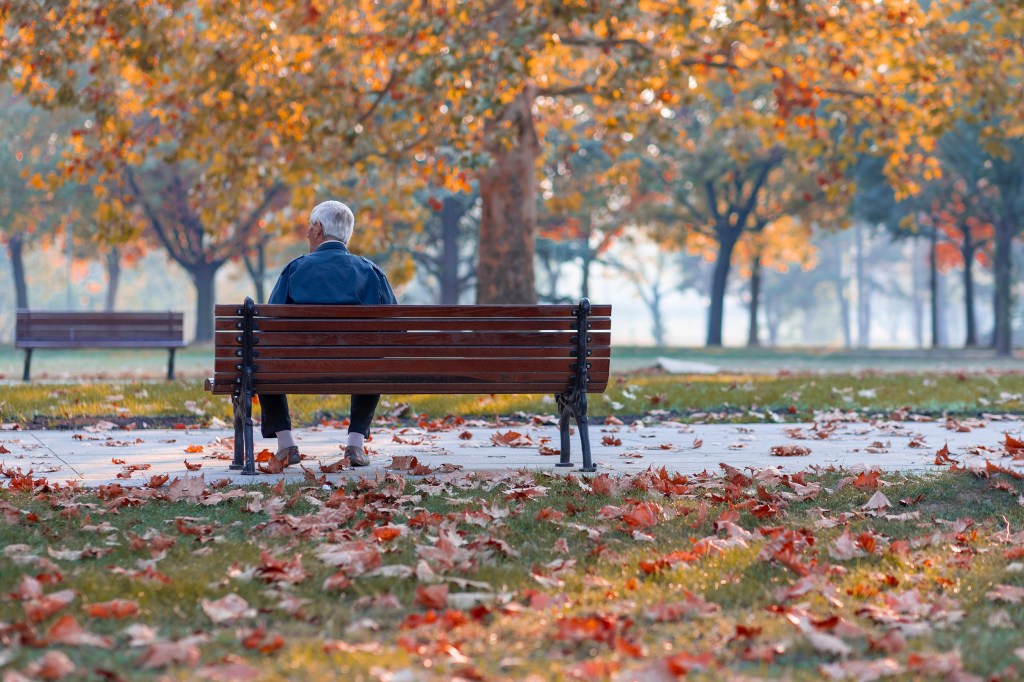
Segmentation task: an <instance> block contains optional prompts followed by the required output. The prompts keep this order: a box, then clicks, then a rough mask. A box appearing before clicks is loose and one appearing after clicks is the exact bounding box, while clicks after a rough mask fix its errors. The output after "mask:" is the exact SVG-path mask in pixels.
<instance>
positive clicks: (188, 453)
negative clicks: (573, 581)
mask: <svg viewBox="0 0 1024 682" xmlns="http://www.w3.org/2000/svg"><path fill="white" fill-rule="evenodd" d="M957 426H959V430H957ZM1022 430H1024V421H1021V420H1020V419H1016V418H1014V419H1004V420H999V421H981V420H977V421H975V420H971V421H969V422H965V423H963V424H959V425H957V424H946V423H942V422H888V421H875V422H864V421H838V420H832V421H819V422H818V423H816V424H744V425H737V424H708V425H684V424H679V423H673V422H660V423H654V424H646V425H645V424H640V423H637V424H633V425H628V424H623V425H615V424H605V423H602V422H598V423H592V424H591V428H590V438H591V442H592V444H593V457H594V461H595V462H596V464H597V467H598V472H599V473H600V472H605V473H609V474H627V473H636V472H638V471H642V470H644V469H646V468H648V467H654V468H657V469H660V468H661V467H665V468H666V469H668V471H669V472H680V473H684V474H691V473H696V472H700V471H703V470H707V471H709V472H712V473H716V472H720V471H721V469H720V467H719V464H720V463H722V462H724V463H727V464H729V465H731V466H734V467H737V468H744V467H752V468H758V469H760V468H764V467H770V466H776V467H782V469H783V470H784V471H799V470H803V469H808V468H811V467H830V466H832V467H842V468H846V469H857V468H860V467H869V468H879V469H882V470H885V471H895V470H900V471H940V470H941V469H942V468H944V467H943V466H938V465H936V464H935V461H936V453H937V452H938V451H939V450H940V449H941V448H942V447H943V446H944V445H947V444H948V447H949V453H950V456H951V457H953V458H954V459H955V460H957V462H958V465H959V466H969V467H976V466H980V467H984V466H985V462H986V460H990V461H992V462H993V463H995V464H998V465H999V466H1003V467H1007V468H1010V469H1013V470H1019V471H1021V472H1022V473H1024V459H1016V458H1015V457H1014V456H1013V455H1012V454H1011V453H1008V452H1007V451H1006V449H1005V448H1004V446H1003V444H1004V441H1005V434H1010V435H1011V436H1013V437H1020V434H1021V432H1022ZM510 431H511V432H515V433H518V434H520V436H519V439H518V443H516V445H518V447H512V446H509V445H495V444H494V442H492V438H495V439H500V438H502V437H504V438H505V439H506V440H510V439H513V438H514V436H510V435H509V432H510ZM296 435H297V437H298V441H299V446H300V448H301V450H302V453H303V457H304V459H305V460H306V461H304V465H305V466H306V468H308V469H310V470H311V471H313V472H315V473H316V474H317V475H318V476H319V475H320V467H319V463H320V462H323V463H329V462H332V461H335V460H336V459H338V458H339V457H340V456H341V449H340V448H339V443H344V440H345V431H344V430H342V429H336V428H332V427H324V428H306V429H299V430H297V431H296ZM232 438H233V432H232V430H230V429H227V428H223V426H222V425H216V426H215V427H213V428H190V429H182V430H172V429H160V430H156V429H154V430H132V431H125V430H121V429H116V428H114V427H113V425H112V424H104V423H102V422H100V423H98V424H97V425H95V426H91V427H87V428H85V429H82V430H78V431H18V430H15V431H3V432H0V463H2V469H3V471H4V472H9V471H16V470H18V469H20V470H21V471H22V472H23V473H27V472H28V471H29V470H31V471H32V472H33V474H32V475H33V477H36V478H41V477H45V478H47V479H49V480H50V481H54V482H58V483H63V482H65V481H77V482H79V483H80V484H82V485H86V486H97V485H100V484H107V483H112V482H119V483H121V484H122V485H141V484H143V483H144V482H146V481H148V480H149V478H150V476H153V475H157V474H167V475H169V476H170V477H171V479H173V478H174V477H176V476H177V477H184V476H198V475H200V474H202V475H204V476H205V478H206V480H207V481H213V480H217V479H222V478H227V479H229V480H230V481H232V482H236V483H261V482H265V483H276V482H277V481H278V480H279V479H280V478H281V476H282V474H278V475H267V474H261V475H258V476H242V475H241V474H239V473H237V472H235V471H232V470H230V469H228V467H227V465H228V464H229V463H230V460H231V456H232V452H233V446H232ZM541 446H546V447H547V448H553V449H556V450H557V447H558V430H557V427H556V426H554V425H547V424H545V425H534V424H531V423H520V424H514V423H508V424H504V423H503V424H501V425H495V424H493V423H486V422H482V421H469V422H466V423H465V424H462V425H460V426H458V427H455V428H452V429H450V430H445V431H434V432H431V431H428V430H426V429H422V428H401V427H381V428H376V429H375V431H374V437H373V441H372V442H371V443H370V444H369V450H370V452H371V455H372V464H371V466H369V467H367V468H364V469H356V470H346V471H343V472H340V473H337V474H329V475H328V478H329V479H330V480H337V479H338V478H339V477H342V476H349V477H352V476H374V475H377V474H383V473H384V472H385V471H386V470H390V469H392V468H394V469H397V470H401V471H403V472H404V473H405V474H406V475H409V473H410V472H409V465H410V462H402V461H401V460H399V461H397V462H396V461H395V460H394V458H395V457H400V458H401V457H405V458H411V457H415V458H416V461H417V463H419V464H421V465H426V466H428V467H430V468H431V469H433V470H438V473H445V472H446V470H457V471H459V472H460V473H465V472H472V471H493V470H510V469H520V468H524V469H529V470H536V471H547V472H551V473H559V474H563V473H572V472H577V473H578V472H579V464H580V455H579V438H578V437H577V436H574V437H573V443H572V447H573V462H574V463H575V464H576V467H574V468H572V469H560V468H556V467H555V466H554V464H555V462H556V461H557V456H544V455H542V454H540V450H541ZM776 446H789V447H803V448H808V449H809V450H810V452H809V454H803V455H797V456H777V455H775V454H773V449H775V451H776V452H778V449H777V447H776ZM263 447H266V448H269V449H271V450H274V449H276V442H275V441H273V440H257V451H258V450H260V449H261V448H263ZM1020 456H1024V454H1022V455H1020ZM186 461H188V463H189V464H190V465H193V466H195V465H197V464H198V465H201V467H200V468H197V469H194V470H191V471H190V470H188V469H186V466H185V462H186ZM442 465H451V466H448V467H442ZM945 466H949V464H948V463H947V464H945ZM132 469H134V471H132ZM119 475H120V478H119ZM283 476H284V477H285V478H287V479H289V480H301V479H302V478H303V472H302V470H301V469H300V468H299V467H297V466H296V467H290V468H289V469H287V470H286V473H285V474H283ZM2 481H3V478H0V482H2Z"/></svg>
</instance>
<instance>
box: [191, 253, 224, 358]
mask: <svg viewBox="0 0 1024 682" xmlns="http://www.w3.org/2000/svg"><path fill="white" fill-rule="evenodd" d="M223 264H224V261H214V262H213V263H202V264H199V265H196V266H194V267H193V268H191V269H190V270H189V273H188V274H189V276H190V277H191V278H192V283H193V284H194V285H195V287H196V336H195V339H194V340H195V341H196V342H197V343H204V342H207V341H213V304H214V301H216V295H217V291H216V279H217V270H219V269H220V266H221V265H223Z"/></svg>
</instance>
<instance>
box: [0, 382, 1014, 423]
mask: <svg viewBox="0 0 1024 682" xmlns="http://www.w3.org/2000/svg"><path fill="white" fill-rule="evenodd" d="M291 407H292V414H293V418H294V419H295V421H296V423H297V424H303V425H311V424H316V423H320V422H321V421H323V420H325V419H326V420H330V419H336V418H342V417H344V416H347V413H348V397H347V396H334V397H331V396H294V397H293V398H292V400H291ZM833 410H839V411H842V412H854V413H856V414H860V415H863V416H872V415H884V416H889V415H891V414H894V413H895V414H896V416H897V417H899V416H900V415H902V416H903V417H906V416H908V415H910V414H911V413H916V414H926V415H928V416H932V417H941V416H944V415H948V416H953V417H958V418H959V417H977V416H981V415H983V414H985V413H1018V412H1021V411H1024V373H1022V372H997V371H993V370H988V371H984V372H972V373H963V372H953V373H941V372H934V373H916V372H901V373H884V374H883V373H879V372H875V371H870V372H868V371H865V372H857V373H849V372H846V373H830V374H822V373H790V372H784V373H779V374H713V375H689V376H686V375H666V374H664V373H662V374H657V373H654V372H653V371H651V370H647V371H646V372H644V373H634V374H618V375H613V377H612V380H611V382H610V383H609V386H608V390H607V391H606V392H605V393H604V394H603V395H601V396H592V397H591V399H590V413H591V414H592V415H595V416H597V417H604V416H607V415H611V414H614V415H616V416H618V417H620V418H624V419H629V418H632V417H638V416H642V415H644V414H647V413H650V412H652V411H656V412H658V413H663V414H664V416H670V417H672V418H675V419H679V420H681V421H687V422H709V421H733V422H760V421H807V420H810V419H812V418H813V415H814V414H815V413H818V412H822V411H833ZM517 412H525V413H529V414H538V413H539V414H544V413H553V412H554V401H553V398H552V397H551V396H523V395H514V396H386V397H385V403H384V408H383V409H382V410H381V411H380V412H379V413H378V414H379V415H385V416H386V415H388V414H393V415H399V416H403V417H405V418H409V417H411V416H413V415H418V414H422V413H427V414H429V415H431V416H434V417H443V416H445V415H448V414H459V415H462V416H493V415H495V414H500V415H509V414H514V413H517ZM230 415H231V405H230V400H229V398H228V397H226V396H213V395H211V394H209V393H206V392H205V391H204V390H203V386H202V382H201V381H198V380H178V381H175V382H166V381H153V382H137V381H123V380H122V381H94V382H85V383H30V384H22V383H17V384H10V385H7V386H4V390H3V394H2V397H0V422H6V423H19V424H21V425H22V426H24V427H29V428H58V427H64V426H68V425H76V424H79V423H80V422H81V421H82V420H90V419H99V418H103V419H110V420H114V421H116V422H117V423H122V424H126V423H134V424H135V425H136V427H138V428H143V427H144V426H145V425H156V424H161V425H167V424H170V423H177V422H184V423H210V422H211V420H213V419H219V420H221V421H222V422H230Z"/></svg>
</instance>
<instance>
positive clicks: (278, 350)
mask: <svg viewBox="0 0 1024 682" xmlns="http://www.w3.org/2000/svg"><path fill="white" fill-rule="evenodd" d="M587 348H588V349H589V350H591V351H592V355H591V356H590V357H591V358H592V359H597V358H607V357H609V356H610V355H611V346H589V345H588V346H587ZM575 349H576V346H575V345H569V344H562V345H557V346H555V345H552V346H498V345H492V346H465V345H445V346H410V345H405V346H401V347H396V346H394V345H392V346H358V345H353V346H318V345H305V344H303V345H298V346H265V345H263V344H260V345H259V350H258V351H257V352H258V353H259V358H260V359H262V360H264V361H265V360H267V359H270V358H309V359H317V358H338V359H342V358H346V359H347V358H352V359H355V358H387V357H393V356H396V355H397V356H400V357H416V358H492V359H494V361H495V362H501V361H503V360H504V359H506V358H562V359H564V360H569V359H571V358H572V357H573V355H572V352H573V351H575ZM216 358H217V359H221V358H230V359H233V360H235V361H236V362H237V361H238V355H237V348H234V347H230V346H219V345H218V346H217V348H216Z"/></svg>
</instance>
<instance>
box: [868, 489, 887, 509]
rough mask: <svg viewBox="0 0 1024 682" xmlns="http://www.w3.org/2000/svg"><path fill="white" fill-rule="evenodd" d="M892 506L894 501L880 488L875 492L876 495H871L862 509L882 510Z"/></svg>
mask: <svg viewBox="0 0 1024 682" xmlns="http://www.w3.org/2000/svg"><path fill="white" fill-rule="evenodd" d="M891 506H892V502H890V501H889V498H888V497H886V496H885V495H883V494H882V491H880V490H879V491H877V492H875V494H874V495H872V496H871V499H870V500H868V501H867V502H865V503H864V505H863V506H862V507H861V509H867V510H869V511H881V510H883V509H888V508H889V507H891Z"/></svg>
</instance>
